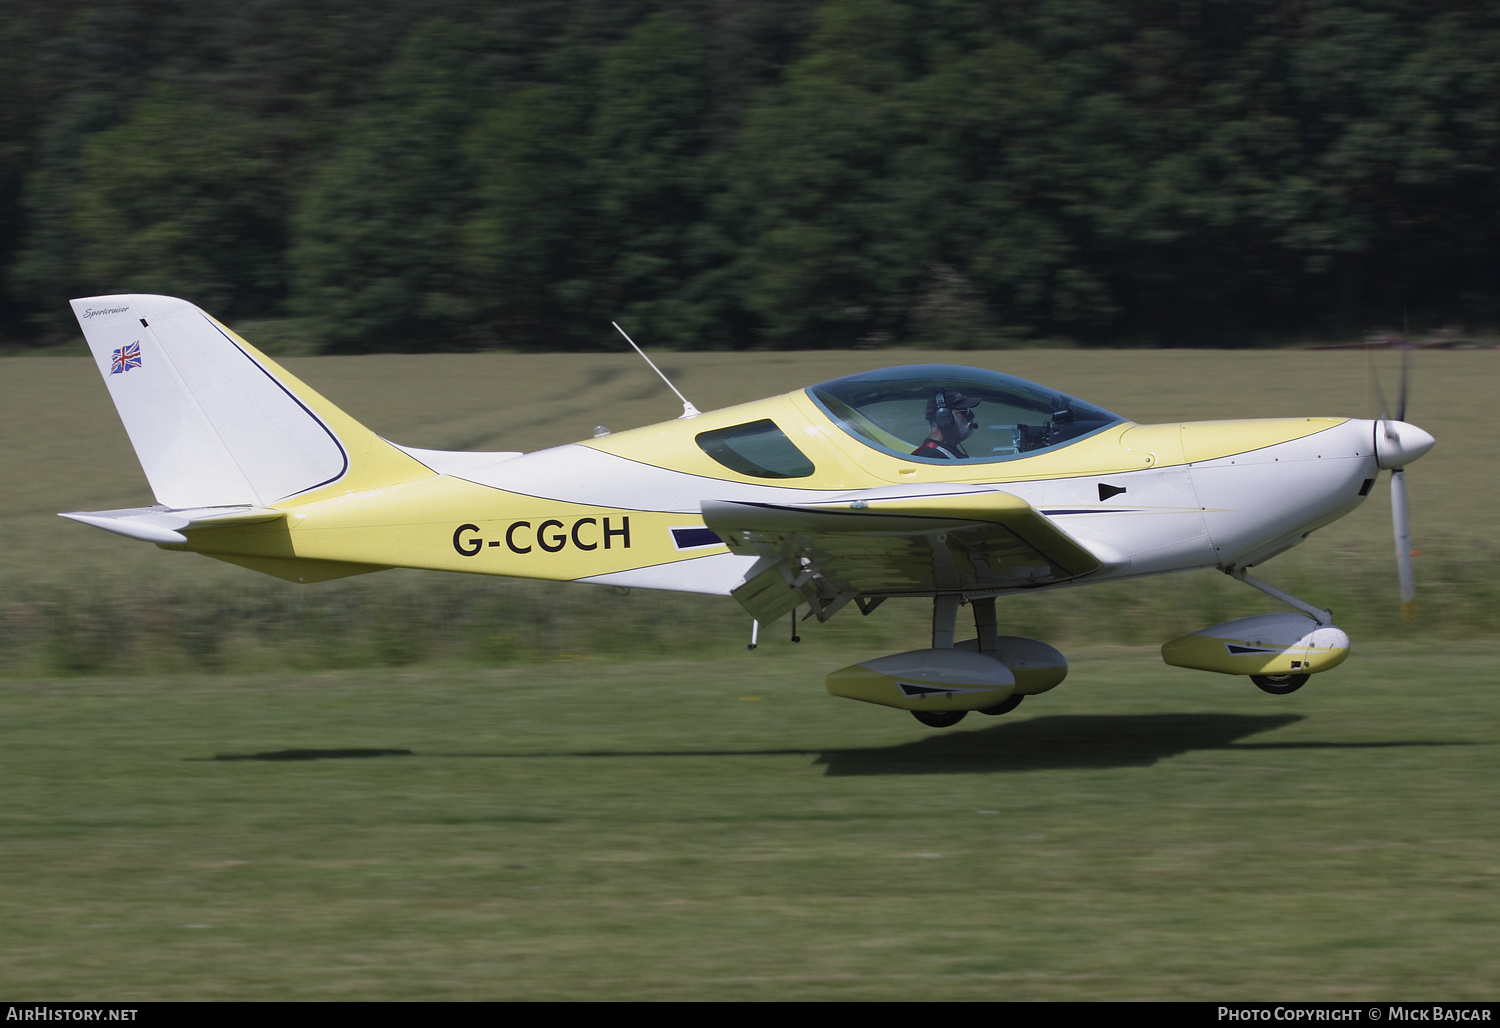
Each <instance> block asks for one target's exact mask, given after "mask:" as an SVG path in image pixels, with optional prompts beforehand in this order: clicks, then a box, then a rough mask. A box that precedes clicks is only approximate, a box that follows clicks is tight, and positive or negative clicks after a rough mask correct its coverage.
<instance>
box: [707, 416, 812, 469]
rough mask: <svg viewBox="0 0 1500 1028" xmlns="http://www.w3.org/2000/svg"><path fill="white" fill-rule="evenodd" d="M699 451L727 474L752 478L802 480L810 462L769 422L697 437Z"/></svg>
mask: <svg viewBox="0 0 1500 1028" xmlns="http://www.w3.org/2000/svg"><path fill="white" fill-rule="evenodd" d="M696 438H697V442H698V446H699V448H700V449H701V450H702V451H703V452H704V453H706V454H708V455H709V456H710V457H712V458H713V459H714V460H716V461H718V462H719V463H720V464H722V465H724V466H725V467H726V468H728V469H729V470H730V471H738V472H739V473H740V474H742V475H749V476H750V477H752V478H806V477H807V476H808V475H811V474H812V473H813V471H814V468H813V462H812V461H810V460H808V459H807V455H806V454H804V453H803V452H802V451H801V450H799V449H797V446H796V444H795V443H793V442H792V441H791V440H790V439H788V438H787V437H786V433H785V432H783V431H782V430H781V429H779V428H777V427H776V422H774V421H772V420H771V419H770V418H763V419H761V420H760V421H751V422H747V423H746V424H743V425H735V426H733V427H732V428H720V429H716V430H715V431H712V432H700V433H698V435H697V437H696Z"/></svg>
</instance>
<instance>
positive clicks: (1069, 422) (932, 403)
mask: <svg viewBox="0 0 1500 1028" xmlns="http://www.w3.org/2000/svg"><path fill="white" fill-rule="evenodd" d="M807 393H808V395H809V396H811V397H812V398H813V401H814V402H816V403H817V404H818V406H819V407H821V408H822V409H823V411H824V413H826V414H827V415H828V416H829V417H830V418H832V419H833V420H834V422H835V423H836V424H838V426H839V427H840V428H842V429H844V431H846V432H848V433H849V434H850V435H852V436H854V437H855V438H857V439H859V440H860V441H861V442H864V443H867V444H869V445H870V446H873V447H875V448H876V449H877V450H881V451H884V452H885V453H889V454H892V455H895V456H898V457H907V458H909V459H912V460H916V461H922V462H924V463H927V462H930V463H939V462H943V461H950V460H959V461H966V462H969V463H981V462H987V461H1000V460H1013V459H1015V458H1017V457H1025V456H1030V455H1032V454H1035V453H1039V452H1042V451H1044V450H1051V449H1055V448H1056V447H1059V446H1066V445H1067V444H1068V443H1072V442H1076V441H1077V440H1079V439H1082V438H1083V437H1084V436H1087V435H1092V434H1093V433H1095V432H1098V431H1099V430H1100V429H1104V428H1108V427H1109V426H1110V425H1116V424H1119V423H1121V422H1123V421H1124V420H1125V419H1124V418H1122V417H1120V416H1119V415H1118V414H1111V413H1110V412H1109V411H1107V410H1104V409H1103V408H1101V407H1095V406H1094V405H1093V404H1090V403H1084V402H1083V401H1082V400H1078V399H1075V398H1073V397H1071V396H1067V395H1065V394H1063V393H1059V392H1056V391H1054V390H1051V389H1048V388H1046V387H1044V386H1039V385H1037V384H1036V383H1034V382H1027V381H1025V380H1024V379H1020V378H1014V377H1012V376H1010V375H1002V374H1000V373H999V372H998V371H984V370H982V369H980V368H965V367H960V366H957V365H951V364H919V365H913V366H910V367H904V368H886V369H884V370H882V371H867V372H865V373H863V374H860V375H850V376H848V377H847V378H838V379H834V380H833V381H832V382H824V383H822V384H821V385H815V386H813V387H811V388H810V389H808V390H807ZM940 394H941V395H940ZM955 396H958V397H962V398H963V399H964V400H977V401H978V403H977V404H973V405H972V407H971V411H972V422H973V431H972V433H970V434H968V435H966V436H965V437H964V438H963V439H962V440H961V441H959V442H958V443H956V444H949V443H942V444H940V445H941V447H942V450H941V452H939V451H938V450H937V449H935V447H934V446H932V445H924V444H926V443H927V441H928V439H929V437H930V436H931V435H932V434H933V430H934V422H933V421H929V420H928V419H929V417H931V416H933V414H934V411H936V410H939V409H942V408H943V406H944V404H945V403H953V402H954V401H953V399H952V398H953V397H955ZM962 402H963V401H962V400H960V401H959V403H960V404H962ZM958 420H959V422H960V424H963V423H964V422H966V421H968V420H969V418H968V416H967V414H966V413H964V412H959V418H958ZM953 421H954V416H953V415H951V414H950V415H947V419H946V421H945V422H944V424H945V425H951V424H952V423H953ZM965 428H966V426H965ZM919 449H920V450H921V451H922V452H921V453H917V452H915V451H917V450H919Z"/></svg>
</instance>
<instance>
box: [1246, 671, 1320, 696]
mask: <svg viewBox="0 0 1500 1028" xmlns="http://www.w3.org/2000/svg"><path fill="white" fill-rule="evenodd" d="M1307 679H1308V676H1307V675H1251V676H1250V681H1252V682H1254V683H1255V684H1256V685H1257V686H1259V687H1260V689H1261V690H1262V691H1263V692H1268V693H1270V694H1271V695H1272V696H1285V695H1286V694H1287V693H1293V692H1296V691H1297V690H1298V689H1300V688H1302V687H1303V686H1304V685H1306V684H1307Z"/></svg>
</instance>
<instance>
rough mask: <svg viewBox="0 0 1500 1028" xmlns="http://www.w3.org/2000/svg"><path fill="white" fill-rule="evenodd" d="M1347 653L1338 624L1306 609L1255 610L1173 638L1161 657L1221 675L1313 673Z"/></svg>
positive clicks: (1335, 663)
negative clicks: (1304, 611)
mask: <svg viewBox="0 0 1500 1028" xmlns="http://www.w3.org/2000/svg"><path fill="white" fill-rule="evenodd" d="M1347 656H1349V636H1348V635H1346V634H1345V633H1344V630H1343V629H1342V628H1337V627H1335V626H1334V625H1321V624H1319V623H1318V622H1317V621H1315V620H1314V619H1313V618H1311V617H1308V616H1307V615H1306V614H1291V613H1285V614H1257V615H1255V616H1254V617H1248V618H1239V619H1237V620H1235V621H1226V622H1224V623H1223V624H1219V625H1213V626H1211V627H1209V628H1205V629H1202V630H1201V631H1197V632H1194V633H1193V634H1192V635H1184V636H1181V637H1179V638H1177V639H1173V640H1172V641H1171V642H1169V643H1167V644H1166V645H1164V646H1163V647H1162V648H1161V659H1162V660H1164V661H1166V662H1167V663H1168V664H1171V665H1172V666H1174V667H1186V668H1193V669H1195V670H1198V671H1216V672H1218V673H1219V674H1224V675H1313V674H1317V673H1319V672H1321V671H1329V670H1332V669H1333V668H1336V667H1338V666H1339V665H1340V664H1342V663H1343V662H1344V658H1345V657H1347Z"/></svg>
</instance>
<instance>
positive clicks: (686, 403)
mask: <svg viewBox="0 0 1500 1028" xmlns="http://www.w3.org/2000/svg"><path fill="white" fill-rule="evenodd" d="M610 324H611V325H613V326H615V331H616V332H618V333H620V335H622V336H625V341H626V342H627V343H629V344H630V345H631V346H632V347H634V349H635V352H636V353H638V354H640V355H641V360H643V361H645V362H646V363H647V364H650V365H651V370H652V371H654V372H656V373H657V374H658V375H661V380H662V381H663V382H665V383H666V384H667V388H668V389H670V390H672V392H674V393H676V394H677V398H678V399H679V400H681V401H682V417H684V418H696V417H697V416H698V415H699V413H701V412H700V411H699V410H698V408H697V407H694V406H693V401H691V400H689V399H688V398H687V397H686V396H683V395H682V390H680V389H678V388H677V387H676V386H674V385H673V384H672V380H671V379H670V378H668V377H667V376H666V375H662V373H661V368H658V367H657V366H656V365H655V364H654V363H653V362H652V360H651V358H650V357H647V356H646V351H645V350H642V349H641V348H640V347H639V346H636V345H635V340H634V339H632V338H630V336H628V335H626V333H625V330H624V329H623V328H621V327H620V323H619V322H618V321H611V322H610Z"/></svg>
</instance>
